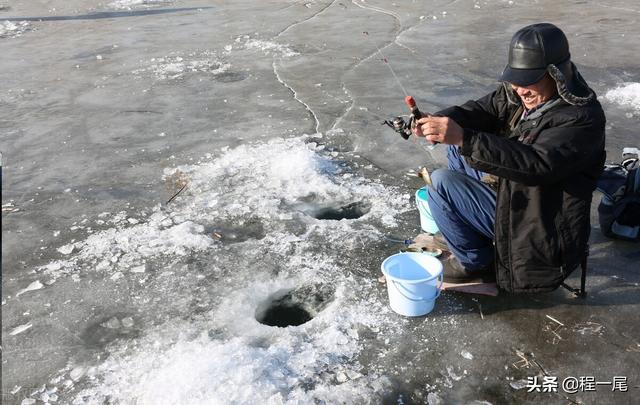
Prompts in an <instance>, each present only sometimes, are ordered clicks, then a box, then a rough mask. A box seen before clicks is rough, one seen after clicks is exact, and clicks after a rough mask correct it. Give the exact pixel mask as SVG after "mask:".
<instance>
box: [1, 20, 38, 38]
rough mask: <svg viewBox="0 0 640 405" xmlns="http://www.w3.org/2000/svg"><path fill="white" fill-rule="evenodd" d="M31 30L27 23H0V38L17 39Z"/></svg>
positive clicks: (29, 24)
mask: <svg viewBox="0 0 640 405" xmlns="http://www.w3.org/2000/svg"><path fill="white" fill-rule="evenodd" d="M31 29H32V27H31V23H29V22H28V21H0V38H17V37H19V36H21V35H22V34H24V33H25V32H27V31H30V30H31Z"/></svg>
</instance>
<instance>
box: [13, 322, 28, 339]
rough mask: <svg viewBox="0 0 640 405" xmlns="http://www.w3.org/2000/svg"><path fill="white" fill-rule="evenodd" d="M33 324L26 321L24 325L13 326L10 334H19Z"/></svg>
mask: <svg viewBox="0 0 640 405" xmlns="http://www.w3.org/2000/svg"><path fill="white" fill-rule="evenodd" d="M32 326H33V324H32V323H31V322H29V323H25V324H24V325H19V326H16V327H15V328H13V330H12V331H11V332H9V334H10V335H11V336H15V335H17V334H18V333H22V332H24V331H25V330H27V329H29V328H31V327H32Z"/></svg>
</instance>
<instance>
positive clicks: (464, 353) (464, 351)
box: [460, 350, 473, 360]
mask: <svg viewBox="0 0 640 405" xmlns="http://www.w3.org/2000/svg"><path fill="white" fill-rule="evenodd" d="M460 356H462V357H464V358H465V359H467V360H473V354H471V353H469V352H468V351H466V350H463V351H461V352H460Z"/></svg>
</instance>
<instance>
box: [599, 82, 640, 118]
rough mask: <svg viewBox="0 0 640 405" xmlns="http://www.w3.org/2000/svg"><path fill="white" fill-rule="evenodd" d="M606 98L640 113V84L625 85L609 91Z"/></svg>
mask: <svg viewBox="0 0 640 405" xmlns="http://www.w3.org/2000/svg"><path fill="white" fill-rule="evenodd" d="M604 98H605V99H607V100H608V101H609V102H612V103H617V104H620V105H622V106H623V107H626V108H631V109H634V110H635V111H638V112H640V83H624V84H622V85H620V86H618V87H616V88H615V89H611V90H609V91H607V92H606V94H605V95H604Z"/></svg>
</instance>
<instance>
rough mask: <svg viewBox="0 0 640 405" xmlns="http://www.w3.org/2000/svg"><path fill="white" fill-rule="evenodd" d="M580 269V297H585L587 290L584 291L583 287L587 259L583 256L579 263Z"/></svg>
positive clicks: (585, 277)
mask: <svg viewBox="0 0 640 405" xmlns="http://www.w3.org/2000/svg"><path fill="white" fill-rule="evenodd" d="M580 267H581V268H582V274H581V276H580V296H581V297H586V296H587V290H586V289H585V285H586V283H587V257H586V256H585V257H584V259H582V263H580Z"/></svg>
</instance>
